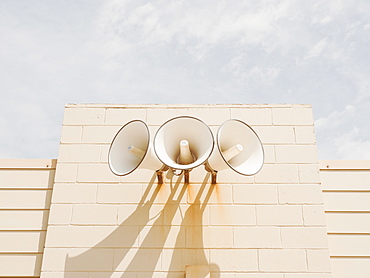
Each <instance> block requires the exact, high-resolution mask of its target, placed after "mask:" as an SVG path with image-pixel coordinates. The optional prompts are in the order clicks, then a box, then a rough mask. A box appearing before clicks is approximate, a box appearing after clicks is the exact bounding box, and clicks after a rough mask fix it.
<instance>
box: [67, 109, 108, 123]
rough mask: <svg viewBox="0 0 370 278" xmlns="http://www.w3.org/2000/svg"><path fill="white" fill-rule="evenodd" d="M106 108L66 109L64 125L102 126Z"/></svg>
mask: <svg viewBox="0 0 370 278" xmlns="http://www.w3.org/2000/svg"><path fill="white" fill-rule="evenodd" d="M104 116H105V109H104V108H65V109H64V119H63V125H101V124H103V123H104Z"/></svg>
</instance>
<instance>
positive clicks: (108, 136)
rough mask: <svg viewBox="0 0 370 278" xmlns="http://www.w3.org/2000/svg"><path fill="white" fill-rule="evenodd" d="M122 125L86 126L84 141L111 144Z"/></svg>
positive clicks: (84, 128)
mask: <svg viewBox="0 0 370 278" xmlns="http://www.w3.org/2000/svg"><path fill="white" fill-rule="evenodd" d="M120 128H121V126H84V127H83V131H82V140H81V142H82V143H90V144H92V143H94V144H110V143H112V141H113V138H114V136H115V135H116V134H117V132H118V131H119V130H120Z"/></svg>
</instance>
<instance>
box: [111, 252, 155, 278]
mask: <svg viewBox="0 0 370 278" xmlns="http://www.w3.org/2000/svg"><path fill="white" fill-rule="evenodd" d="M161 253H162V248H161V249H146V248H140V249H135V248H131V249H115V254H114V269H115V271H125V273H129V272H138V271H161V270H162V267H161V265H162V254H161ZM143 262H145V263H143Z"/></svg>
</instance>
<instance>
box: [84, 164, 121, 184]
mask: <svg viewBox="0 0 370 278" xmlns="http://www.w3.org/2000/svg"><path fill="white" fill-rule="evenodd" d="M119 179H120V177H119V176H116V175H114V174H113V173H112V172H111V171H110V169H109V166H108V164H80V165H79V166H78V173H77V181H79V182H119Z"/></svg>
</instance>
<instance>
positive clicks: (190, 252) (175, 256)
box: [162, 248, 212, 277]
mask: <svg viewBox="0 0 370 278" xmlns="http://www.w3.org/2000/svg"><path fill="white" fill-rule="evenodd" d="M162 254H163V256H162V269H163V270H165V271H168V270H171V271H181V272H182V273H180V275H181V274H182V277H183V275H184V272H185V267H186V265H202V264H203V265H205V264H209V263H208V262H209V249H183V248H176V249H164V250H163V253H162ZM211 266H212V265H211ZM165 274H167V273H165ZM166 277H167V276H166ZM175 277H177V276H175Z"/></svg>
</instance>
